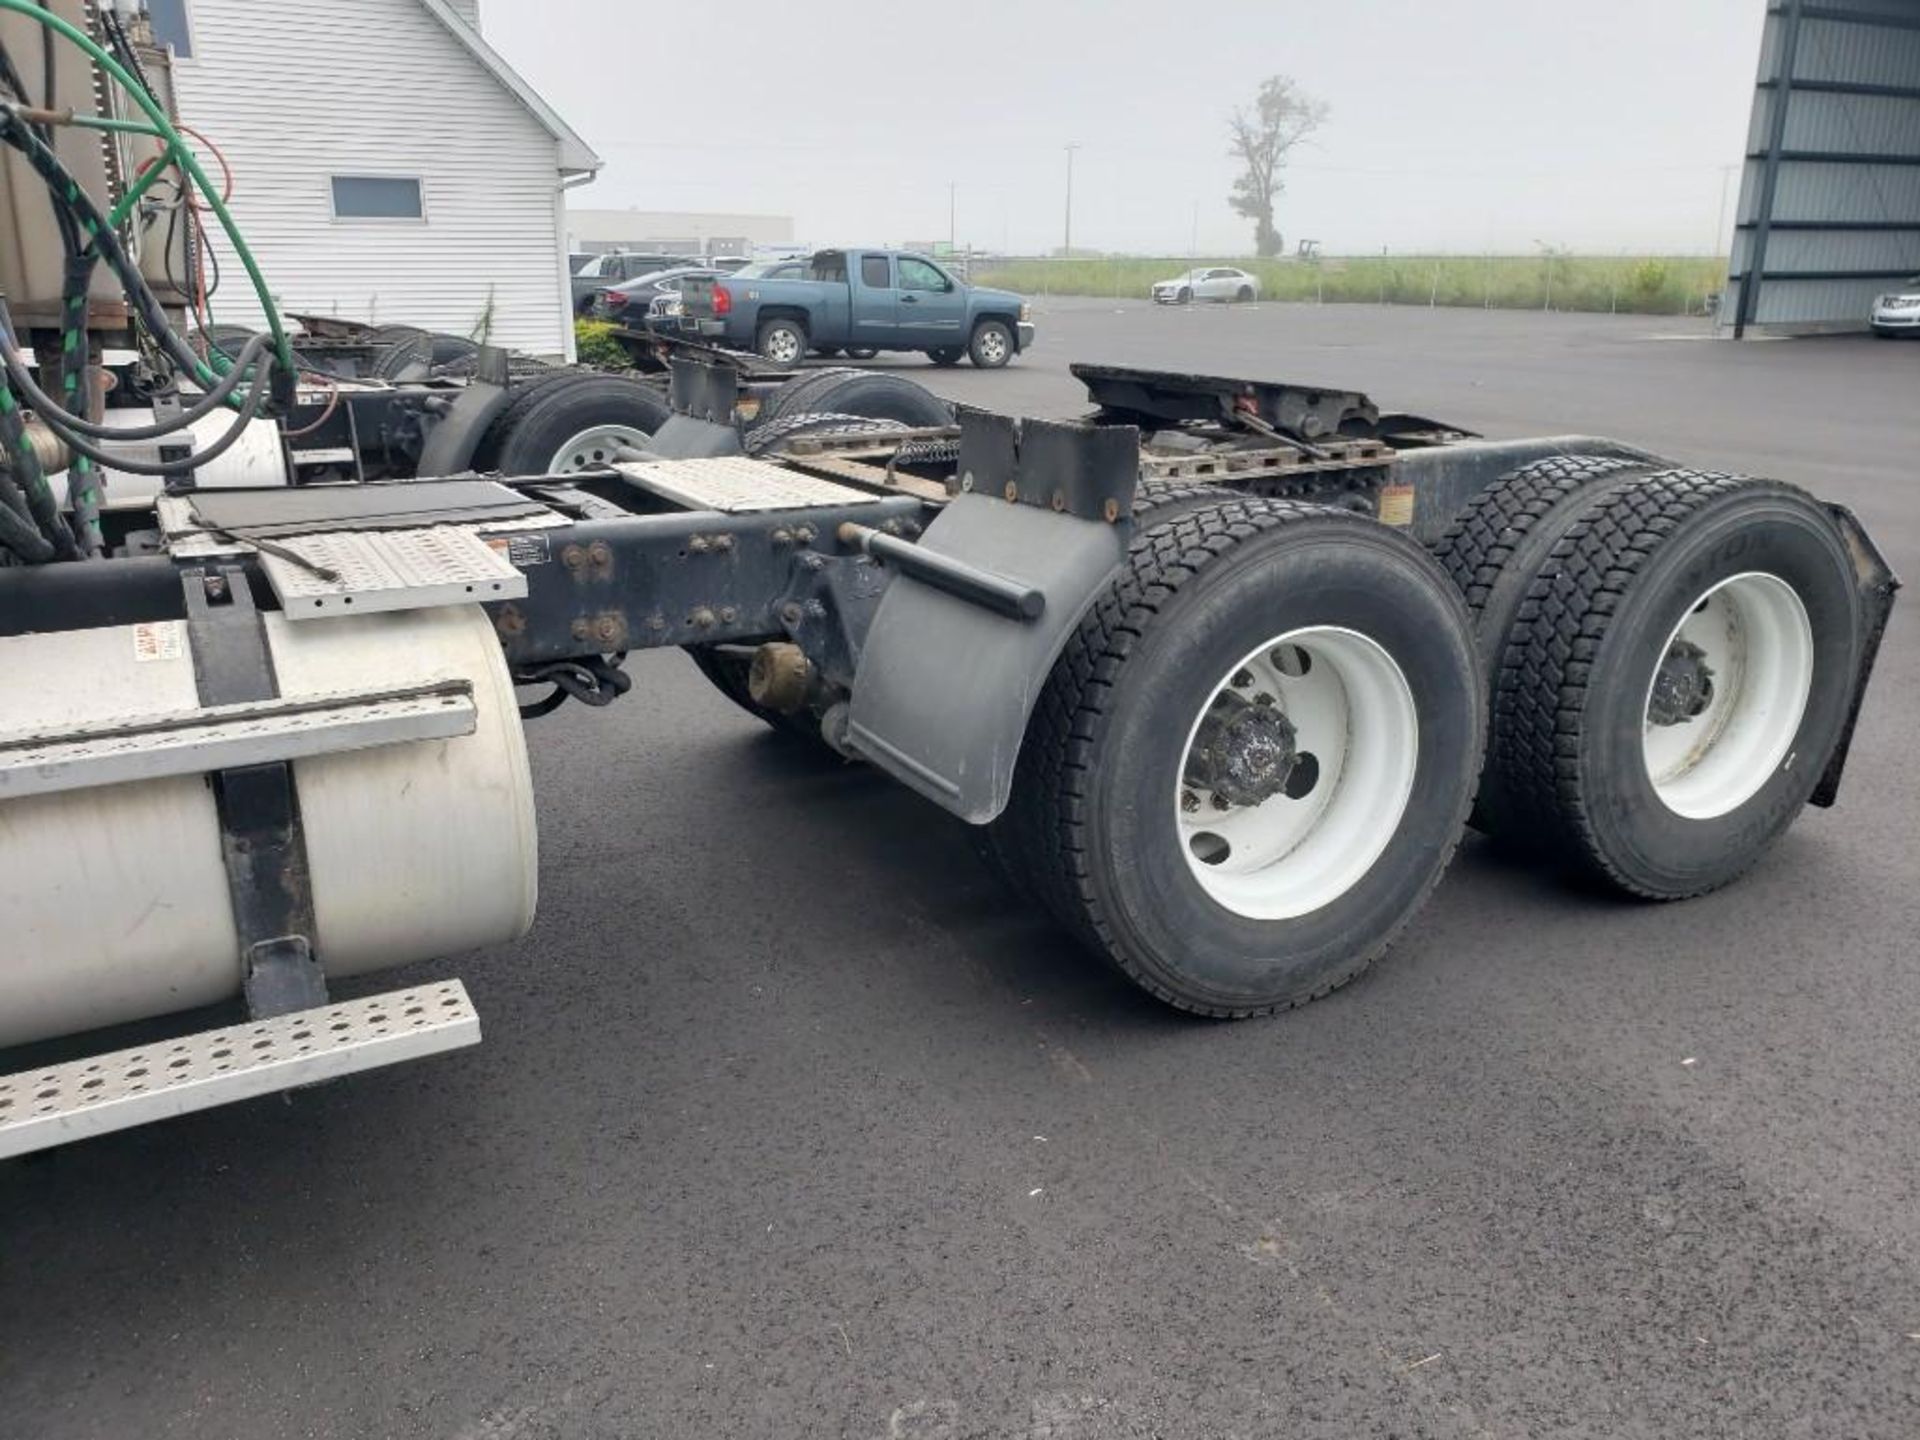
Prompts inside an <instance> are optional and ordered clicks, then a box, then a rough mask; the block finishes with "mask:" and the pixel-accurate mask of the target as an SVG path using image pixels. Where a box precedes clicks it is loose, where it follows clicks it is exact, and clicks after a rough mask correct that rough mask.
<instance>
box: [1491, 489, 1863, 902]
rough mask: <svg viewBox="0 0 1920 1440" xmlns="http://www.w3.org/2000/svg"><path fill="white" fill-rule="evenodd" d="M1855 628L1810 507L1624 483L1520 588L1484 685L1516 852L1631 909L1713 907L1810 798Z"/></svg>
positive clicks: (1790, 496)
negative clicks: (1579, 876)
mask: <svg viewBox="0 0 1920 1440" xmlns="http://www.w3.org/2000/svg"><path fill="white" fill-rule="evenodd" d="M1860 630H1861V624H1860V599H1859V595H1858V593H1857V591H1856V589H1855V583H1854V574H1853V567H1852V562H1851V559H1850V557H1849V553H1848V550H1847V547H1846V544H1845V541H1844V539H1843V537H1842V536H1841V534H1840V532H1839V530H1838V527H1836V526H1835V525H1834V523H1833V522H1832V520H1831V519H1830V518H1829V516H1828V515H1827V513H1826V512H1825V511H1824V510H1823V509H1822V508H1821V506H1820V505H1819V504H1818V503H1817V502H1816V501H1814V500H1813V499H1812V498H1811V497H1810V496H1808V495H1806V494H1804V493H1803V492H1801V491H1799V490H1796V489H1794V488H1792V487H1791V486H1787V485H1780V484H1776V483H1773V482H1771V481H1760V480H1747V479H1741V478H1738V477H1734V476H1727V475H1714V474H1703V473H1700V472H1696V471H1688V470H1675V471H1665V472H1661V473H1657V474H1653V475H1647V476H1643V477H1641V478H1639V479H1636V480H1634V481H1633V482H1631V483H1630V484H1628V485H1626V486H1625V487H1623V488H1621V489H1620V490H1617V491H1615V492H1614V493H1613V494H1612V495H1610V496H1608V497H1607V498H1606V499H1605V500H1603V501H1602V502H1601V503H1600V504H1599V505H1597V506H1596V507H1594V508H1593V509H1592V510H1590V511H1589V512H1588V513H1587V514H1586V515H1585V516H1584V517H1583V518H1582V519H1581V520H1580V521H1579V523H1577V524H1576V525H1575V526H1574V527H1573V528H1572V529H1571V530H1570V531H1569V532H1568V533H1567V535H1566V537H1565V538H1564V539H1563V540H1561V542H1560V543H1559V544H1558V545H1556V546H1555V547H1554V551H1553V556H1552V562H1551V564H1550V565H1548V566H1547V567H1546V568H1545V569H1544V570H1543V571H1542V572H1541V573H1540V575H1539V576H1538V577H1536V578H1535V580H1534V581H1533V584H1532V586H1531V587H1530V589H1529V591H1528V594H1527V599H1526V603H1525V605H1524V607H1523V608H1522V611H1521V617H1520V621H1519V624H1518V625H1517V626H1516V630H1515V633H1514V637H1513V638H1512V640H1511V641H1510V643H1509V644H1508V645H1507V647H1506V650H1505V652H1504V654H1503V656H1502V661H1501V668H1500V673H1499V676H1498V678H1497V680H1496V682H1495V686H1494V702H1493V703H1494V719H1493V737H1494V738H1493V748H1492V750H1491V752H1490V754H1489V758H1488V769H1489V771H1490V772H1494V773H1497V775H1498V777H1499V781H1500V784H1501V785H1502V787H1503V789H1504V791H1505V793H1506V795H1507V796H1508V797H1509V799H1510V800H1511V802H1512V805H1513V809H1514V818H1515V820H1516V822H1517V823H1519V824H1523V825H1525V826H1526V827H1527V828H1526V831H1525V834H1526V839H1527V843H1528V845H1529V846H1530V847H1544V848H1546V849H1547V850H1548V851H1549V853H1553V854H1557V855H1558V856H1559V857H1560V858H1562V859H1564V860H1565V861H1567V862H1568V863H1569V864H1570V865H1572V866H1573V867H1574V868H1575V869H1576V870H1578V871H1579V872H1581V873H1583V874H1585V875H1587V876H1589V877H1592V878H1594V879H1597V880H1600V881H1602V882H1604V883H1605V884H1608V885H1610V886H1612V887H1614V888H1616V889H1619V890H1622V891H1625V892H1627V893H1628V894H1631V895H1637V896H1641V897H1643V898H1646V899H1654V900H1673V899H1680V898H1683V897H1685V896H1689V895H1698V894H1702V893H1704V892H1706V891H1709V890H1713V889H1717V888H1718V887H1720V886H1722V885H1725V884H1727V883H1728V882H1729V881H1731V880H1733V879H1735V878H1736V877H1738V876H1739V875H1740V874H1741V873H1743V872H1744V871H1745V870H1747V869H1748V868H1749V867H1750V866H1751V865H1753V864H1754V862H1755V861H1757V860H1758V859H1759V858H1760V857H1761V855H1763V854H1764V853H1765V852H1766V850H1767V848H1768V847H1769V846H1771V845H1772V844H1773V842H1774V841H1775V839H1777V838H1778V837H1779V835H1780V834H1781V832H1782V831H1784V830H1785V829H1786V828H1787V826H1788V825H1790V824H1791V823H1792V822H1793V819H1794V817H1795V816H1796V815H1798V814H1799V812H1800V808H1801V807H1802V806H1803V805H1805V804H1806V803H1807V801H1808V799H1809V797H1810V796H1811V795H1812V793H1813V790H1814V787H1815V786H1816V785H1817V784H1818V783H1819V781H1820V778H1821V775H1822V773H1823V771H1824V770H1825V769H1826V766H1827V763H1828V761H1829V759H1830V758H1831V757H1832V755H1833V753H1834V750H1835V748H1836V747H1837V746H1838V745H1839V743H1840V741H1841V738H1842V736H1843V735H1844V733H1845V728H1846V723H1847V716H1848V713H1849V711H1850V708H1851V705H1852V699H1853V694H1854V688H1855V679H1856V672H1857V669H1858V666H1859V664H1860V653H1861V644H1862V640H1861V636H1860Z"/></svg>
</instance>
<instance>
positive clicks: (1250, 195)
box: [1227, 75, 1327, 256]
mask: <svg viewBox="0 0 1920 1440" xmlns="http://www.w3.org/2000/svg"><path fill="white" fill-rule="evenodd" d="M1326 118H1327V107H1326V105H1325V104H1324V103H1323V102H1322V101H1319V100H1316V99H1314V98H1313V97H1312V96H1311V95H1309V94H1307V93H1306V92H1305V91H1304V90H1302V89H1301V88H1300V87H1299V85H1297V84H1296V83H1295V82H1294V81H1293V80H1292V79H1291V78H1290V77H1288V76H1285V75H1270V76H1268V77H1267V79H1266V80H1265V81H1264V82H1262V84H1261V86H1260V93H1259V95H1258V96H1256V97H1255V99H1254V102H1253V105H1252V107H1251V108H1247V107H1242V108H1240V109H1237V110H1235V111H1234V112H1233V117H1232V118H1231V119H1230V120H1229V121H1228V122H1227V136H1228V139H1229V141H1230V143H1229V145H1228V149H1227V154H1228V155H1229V156H1230V157H1232V158H1233V159H1235V160H1238V161H1239V162H1240V164H1241V167H1242V168H1241V171H1240V176H1239V178H1238V179H1236V180H1235V181H1234V182H1233V194H1232V195H1230V196H1229V197H1228V200H1229V202H1230V203H1231V204H1232V206H1233V208H1234V209H1235V210H1236V211H1238V212H1239V213H1240V214H1242V215H1244V216H1246V217H1247V219H1249V220H1251V221H1253V248H1254V250H1255V251H1256V252H1257V253H1259V254H1260V255H1263V256H1271V255H1278V254H1279V253H1280V232H1279V231H1278V230H1276V229H1275V228H1274V224H1273V202H1274V201H1275V200H1277V199H1278V198H1279V197H1280V192H1281V191H1282V190H1284V189H1285V188H1286V181H1285V177H1284V174H1283V172H1284V171H1285V169H1286V165H1287V157H1288V155H1289V154H1290V153H1292V150H1293V147H1294V146H1296V145H1298V144H1299V143H1300V142H1301V141H1302V140H1304V139H1306V138H1307V137H1308V136H1309V135H1311V134H1313V132H1314V131H1316V130H1318V129H1319V128H1320V127H1321V125H1323V124H1324V123H1326Z"/></svg>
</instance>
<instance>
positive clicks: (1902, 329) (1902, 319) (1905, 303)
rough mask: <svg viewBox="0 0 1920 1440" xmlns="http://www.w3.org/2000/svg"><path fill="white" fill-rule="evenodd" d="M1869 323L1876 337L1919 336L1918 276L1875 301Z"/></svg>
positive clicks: (1919, 295)
mask: <svg viewBox="0 0 1920 1440" xmlns="http://www.w3.org/2000/svg"><path fill="white" fill-rule="evenodd" d="M1871 323H1872V325H1873V333H1874V334H1876V335H1881V336H1886V337H1889V338H1891V337H1892V336H1895V335H1920V275H1916V276H1914V277H1913V278H1912V279H1911V280H1909V281H1907V283H1906V284H1904V285H1902V286H1901V287H1900V288H1899V289H1898V290H1893V291H1889V292H1888V293H1887V294H1885V295H1882V296H1880V298H1879V299H1877V300H1875V301H1874V302H1873V316H1872V321H1871Z"/></svg>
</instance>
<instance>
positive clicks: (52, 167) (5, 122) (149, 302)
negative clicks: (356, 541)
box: [0, 108, 296, 473]
mask: <svg viewBox="0 0 1920 1440" xmlns="http://www.w3.org/2000/svg"><path fill="white" fill-rule="evenodd" d="M0 138H4V139H5V140H6V141H7V143H8V144H10V145H12V146H13V147H14V148H15V149H16V150H18V151H20V152H21V153H22V154H23V155H25V156H26V157H27V162H28V163H29V164H30V165H32V166H33V169H34V172H35V173H36V174H37V175H39V176H40V178H41V179H42V180H44V181H46V183H47V185H48V187H49V188H50V190H51V191H52V194H53V196H54V199H55V201H56V202H57V203H64V204H65V205H67V206H68V207H69V208H70V209H71V210H72V211H73V213H74V214H75V216H76V217H77V218H78V219H79V222H80V228H81V230H82V231H83V232H84V233H85V235H86V237H87V243H88V247H89V249H97V250H98V251H99V254H100V258H101V259H102V260H104V261H105V262H106V264H107V268H108V269H110V270H112V271H113V273H114V277H115V278H116V279H117V280H119V282H120V287H121V289H122V290H124V291H125V292H126V296H127V299H128V301H129V302H130V303H131V304H132V305H133V307H134V309H135V311H136V312H137V313H138V314H139V316H140V321H141V323H142V324H143V325H145V326H146V328H147V330H148V332H149V333H150V334H152V336H153V337H154V338H155V339H156V340H158V341H159V342H160V345H161V347H162V348H163V349H164V350H165V351H166V352H167V354H168V356H169V358H171V359H172V360H173V362H174V363H175V364H176V365H178V366H179V367H180V368H181V369H182V371H184V372H185V373H186V374H188V375H198V374H199V373H200V371H201V369H202V368H203V365H202V362H201V359H200V357H199V356H197V355H195V354H194V353H193V351H192V350H191V349H190V348H188V346H187V343H186V342H185V341H184V340H182V339H181V338H180V336H179V335H178V334H177V333H175V331H174V329H173V326H172V325H171V324H169V323H168V321H167V317H166V312H165V311H164V310H163V309H162V308H161V305H160V302H159V301H158V300H157V299H155V298H154V294H153V291H152V289H151V288H150V287H149V286H148V285H147V281H146V277H145V276H144V275H142V274H141V273H140V269H139V267H138V266H137V265H135V264H134V263H133V262H132V260H130V259H129V258H128V256H127V252H126V250H125V248H124V247H123V246H122V245H121V244H120V237H119V236H117V235H115V234H114V233H113V227H112V226H110V225H109V224H108V223H107V218H106V216H104V215H102V214H101V213H100V208H99V206H97V205H95V204H94V203H93V199H92V197H91V196H89V195H88V194H87V192H86V190H85V189H84V188H82V187H81V185H80V183H79V182H78V181H77V180H75V179H74V177H73V175H72V173H71V172H70V171H68V169H67V167H66V166H65V165H63V164H61V163H60V157H59V156H58V155H56V154H54V153H53V150H52V148H51V147H49V146H48V145H46V144H45V143H43V142H42V141H41V140H40V137H39V136H37V135H35V134H34V133H33V130H32V128H31V127H30V126H28V125H26V124H25V123H24V122H22V121H21V119H20V118H19V116H18V115H16V114H15V113H14V112H12V111H10V110H7V109H4V108H0ZM268 373H269V374H273V375H275V377H276V386H275V390H276V394H275V399H276V400H280V401H285V402H290V401H291V400H292V397H293V388H294V385H295V384H296V379H295V377H294V375H293V374H292V373H290V372H280V371H273V370H269V371H268ZM75 448H76V449H79V448H80V447H78V446H76V447H75ZM83 453H84V452H83ZM119 468H127V467H119ZM136 473H138V472H136Z"/></svg>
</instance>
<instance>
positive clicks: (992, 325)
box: [967, 320, 1013, 370]
mask: <svg viewBox="0 0 1920 1440" xmlns="http://www.w3.org/2000/svg"><path fill="white" fill-rule="evenodd" d="M967 357H968V358H969V359H971V360H972V361H973V363H974V365H975V366H976V367H977V368H978V369H981V370H998V369H999V368H1000V367H1001V366H1003V365H1005V364H1006V363H1007V362H1008V361H1009V360H1011V359H1013V331H1012V330H1010V329H1008V328H1007V325H1006V322H1005V321H1002V320H982V321H981V322H980V323H979V324H978V325H976V326H974V327H973V339H972V340H970V341H969V342H968V343H967Z"/></svg>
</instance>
